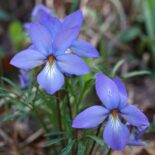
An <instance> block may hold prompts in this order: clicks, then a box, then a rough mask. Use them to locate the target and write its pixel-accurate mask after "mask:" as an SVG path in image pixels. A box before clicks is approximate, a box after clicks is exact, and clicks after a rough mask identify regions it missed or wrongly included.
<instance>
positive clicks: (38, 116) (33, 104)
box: [31, 85, 48, 132]
mask: <svg viewBox="0 0 155 155" xmlns="http://www.w3.org/2000/svg"><path fill="white" fill-rule="evenodd" d="M38 90H39V85H37V87H36V92H35V97H34V98H33V100H32V103H31V105H32V110H33V112H34V114H35V116H36V119H37V120H38V122H39V124H40V125H41V127H42V128H43V129H44V131H45V132H48V129H47V126H46V124H45V123H44V121H43V119H42V118H41V117H40V114H39V113H38V110H37V107H36V105H35V99H36V96H37V93H38Z"/></svg>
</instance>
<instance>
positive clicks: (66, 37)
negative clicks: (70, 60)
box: [53, 27, 80, 55]
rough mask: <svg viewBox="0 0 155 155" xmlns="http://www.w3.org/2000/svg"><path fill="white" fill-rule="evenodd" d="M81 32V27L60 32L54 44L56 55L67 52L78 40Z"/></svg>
mask: <svg viewBox="0 0 155 155" xmlns="http://www.w3.org/2000/svg"><path fill="white" fill-rule="evenodd" d="M79 30H80V29H79V27H73V28H71V29H67V30H63V31H60V32H59V33H58V34H57V35H56V37H55V39H54V42H53V49H54V52H55V55H61V54H64V53H65V52H66V50H67V49H68V48H69V47H70V45H71V44H72V42H73V41H74V40H75V39H76V38H77V36H78V34H79Z"/></svg>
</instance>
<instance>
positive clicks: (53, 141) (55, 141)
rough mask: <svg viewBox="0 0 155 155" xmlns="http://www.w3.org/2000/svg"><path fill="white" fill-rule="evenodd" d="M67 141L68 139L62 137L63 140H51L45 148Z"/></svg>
mask: <svg viewBox="0 0 155 155" xmlns="http://www.w3.org/2000/svg"><path fill="white" fill-rule="evenodd" d="M65 139H66V137H62V138H57V139H53V140H50V141H48V142H47V143H46V144H45V145H44V147H48V146H50V145H53V144H57V143H59V142H61V141H63V140H65Z"/></svg>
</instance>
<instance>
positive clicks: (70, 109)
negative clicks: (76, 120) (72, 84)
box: [65, 77, 73, 120]
mask: <svg viewBox="0 0 155 155" xmlns="http://www.w3.org/2000/svg"><path fill="white" fill-rule="evenodd" d="M65 88H66V95H67V106H68V110H69V115H70V118H71V120H72V117H73V115H72V107H71V103H70V99H69V93H68V78H67V77H66V81H65Z"/></svg>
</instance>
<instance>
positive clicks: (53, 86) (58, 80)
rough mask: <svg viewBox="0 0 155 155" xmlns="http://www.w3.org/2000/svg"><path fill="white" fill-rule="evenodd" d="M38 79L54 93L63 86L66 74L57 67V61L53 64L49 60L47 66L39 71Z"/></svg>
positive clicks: (45, 87)
mask: <svg viewBox="0 0 155 155" xmlns="http://www.w3.org/2000/svg"><path fill="white" fill-rule="evenodd" d="M37 81H38V83H39V85H40V86H41V87H42V88H44V89H45V90H46V91H47V92H48V93H49V94H54V93H55V92H56V91H58V90H60V89H61V87H62V86H63V84H64V76H63V74H62V73H61V72H60V71H59V69H58V68H57V66H56V63H54V64H53V65H51V64H49V63H48V62H47V64H46V66H45V67H44V68H43V70H42V71H41V72H40V73H39V75H38V77H37Z"/></svg>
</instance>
